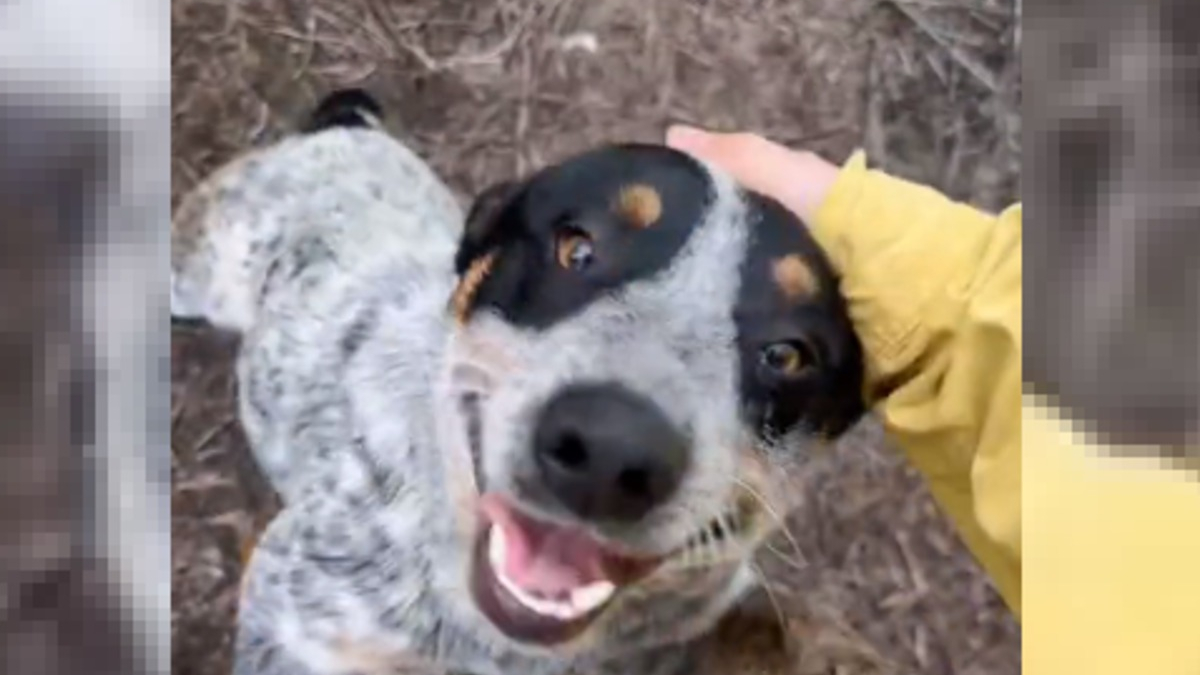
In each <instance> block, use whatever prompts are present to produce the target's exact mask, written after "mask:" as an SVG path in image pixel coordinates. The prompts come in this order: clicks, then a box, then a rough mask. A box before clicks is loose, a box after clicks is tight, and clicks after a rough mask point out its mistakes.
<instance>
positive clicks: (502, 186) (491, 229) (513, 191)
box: [454, 181, 520, 274]
mask: <svg viewBox="0 0 1200 675" xmlns="http://www.w3.org/2000/svg"><path fill="white" fill-rule="evenodd" d="M519 188H520V186H519V184H518V183H516V182H515V181H502V182H499V183H495V184H493V185H491V186H489V187H488V188H486V189H484V191H483V192H481V193H479V196H477V197H476V198H475V201H474V203H472V204H471V209H470V211H468V212H467V222H466V224H464V226H463V233H462V239H460V240H459V244H458V254H457V255H456V256H455V257H454V269H455V271H456V272H457V273H458V274H462V273H463V272H465V271H466V270H467V268H468V267H470V266H471V262H472V261H474V260H475V259H476V258H478V257H480V256H482V255H484V254H485V253H487V252H488V251H489V250H491V249H492V248H493V246H494V245H495V243H496V241H497V235H498V234H499V231H500V230H501V229H502V223H503V220H504V218H505V212H506V211H507V210H508V209H509V208H510V207H511V205H512V203H513V201H514V198H515V197H516V195H517V193H518V191H519Z"/></svg>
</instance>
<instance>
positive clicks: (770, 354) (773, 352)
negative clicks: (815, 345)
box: [761, 340, 817, 377]
mask: <svg viewBox="0 0 1200 675" xmlns="http://www.w3.org/2000/svg"><path fill="white" fill-rule="evenodd" d="M761 359H762V364H763V366H765V367H766V368H767V369H768V370H770V371H771V372H772V373H775V374H777V375H782V376H784V377H796V376H797V375H801V374H803V373H805V372H807V371H808V370H809V369H810V368H812V367H813V366H816V365H817V359H816V353H815V352H814V351H813V349H812V347H810V346H809V345H808V344H807V343H805V342H804V341H801V340H791V341H787V342H775V343H772V344H769V345H767V346H766V347H764V348H763V350H762V353H761Z"/></svg>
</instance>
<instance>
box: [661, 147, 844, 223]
mask: <svg viewBox="0 0 1200 675" xmlns="http://www.w3.org/2000/svg"><path fill="white" fill-rule="evenodd" d="M667 145H668V146H670V147H673V148H675V149H677V150H681V151H683V152H686V153H688V154H690V155H692V156H694V157H697V158H699V159H701V160H704V161H707V162H710V163H712V164H715V165H716V166H718V167H720V168H721V169H723V170H724V171H726V172H727V173H729V174H730V175H731V176H732V177H733V179H734V180H736V181H737V182H738V183H740V184H741V185H743V186H744V187H746V188H749V189H750V190H753V191H755V192H760V193H762V194H765V195H768V196H770V197H773V198H775V199H777V200H778V201H780V202H781V203H782V204H783V205H784V206H786V207H788V208H789V209H791V210H792V211H794V212H795V213H796V214H797V215H799V216H800V217H801V218H803V219H805V220H808V219H811V218H812V217H813V216H814V215H815V213H816V210H817V208H818V207H819V205H820V202H821V200H822V198H823V197H824V195H825V194H826V193H827V192H828V189H829V187H830V186H831V185H832V182H833V179H834V178H835V177H836V173H837V169H836V168H835V167H833V166H832V165H829V164H828V163H826V162H825V161H824V160H822V159H820V158H819V157H817V156H816V155H813V154H811V153H801V152H796V151H794V150H791V149H789V148H786V147H784V146H782V145H779V144H776V143H773V142H771V141H769V140H767V139H765V138H763V137H761V136H758V135H755V134H749V133H714V132H709V131H704V130H702V129H696V128H694V127H687V126H674V127H671V128H670V129H668V130H667Z"/></svg>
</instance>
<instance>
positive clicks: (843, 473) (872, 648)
mask: <svg viewBox="0 0 1200 675" xmlns="http://www.w3.org/2000/svg"><path fill="white" fill-rule="evenodd" d="M1015 11H1017V10H1016V9H1015V8H1014V3H1013V0H755V1H751V0H741V1H739V0H671V1H669V2H668V1H655V0H539V1H527V0H502V1H498V2H485V1H483V0H474V1H472V0H442V1H438V0H409V1H403V2H402V1H396V2H390V3H389V2H384V1H382V0H309V1H301V0H295V1H288V0H257V1H256V2H253V3H248V2H234V1H233V0H175V2H173V3H172V13H173V50H174V54H173V57H174V61H173V64H174V65H173V68H174V88H173V104H174V109H173V125H172V132H173V134H172V144H173V147H172V154H173V161H172V169H173V171H172V181H173V188H174V193H175V198H176V199H177V198H178V197H179V196H180V195H181V194H182V193H183V192H184V191H186V190H187V189H188V188H189V187H190V186H192V185H194V184H195V183H196V181H197V180H198V179H199V178H200V177H202V176H203V175H205V174H206V173H207V172H209V171H211V170H213V169H214V168H216V167H217V166H218V165H219V164H220V163H222V162H223V161H225V160H227V159H228V158H230V157H231V156H232V155H234V154H235V153H237V152H239V151H241V150H243V149H245V148H247V147H250V146H252V145H254V144H258V143H264V142H267V141H269V140H271V139H272V138H275V137H278V136H279V135H280V134H282V133H286V132H287V131H288V130H289V129H290V128H292V125H293V124H294V123H295V122H296V121H297V120H298V119H299V117H300V116H301V115H302V114H303V112H304V111H305V109H306V108H307V106H309V105H311V103H312V102H313V101H314V100H315V99H316V97H317V96H319V95H320V93H321V92H324V91H327V90H328V89H330V88H333V87H339V86H348V85H354V86H364V87H367V88H369V89H371V90H372V91H373V92H375V93H376V94H377V95H378V96H379V97H380V98H381V99H382V100H383V101H384V103H385V105H386V106H387V108H388V110H389V112H391V113H392V115H393V119H392V122H393V127H394V129H395V130H396V132H397V133H398V134H400V135H401V136H402V137H403V138H404V139H405V140H406V141H408V142H409V143H411V144H412V146H413V147H414V148H415V149H417V150H418V151H419V152H420V153H422V154H423V156H424V157H426V158H427V159H429V161H430V162H431V163H432V164H433V166H434V167H435V168H436V169H437V170H438V171H440V172H441V174H442V175H443V176H444V177H445V179H446V180H447V181H448V182H449V183H450V184H451V186H452V187H453V188H454V189H455V190H456V191H457V192H459V194H460V196H461V197H462V198H463V199H464V201H465V200H466V199H468V197H469V195H470V194H472V193H474V192H476V191H478V190H480V189H481V188H483V187H484V186H486V185H488V184H489V183H490V182H492V181H494V180H497V179H500V178H504V177H510V176H513V175H514V174H521V173H525V172H528V171H530V170H532V169H535V168H537V167H539V166H541V165H544V164H545V163H547V162H551V161H554V160H557V159H559V158H562V157H564V156H566V155H568V154H570V153H572V152H575V151H578V150H581V149H584V148H586V147H588V146H590V145H593V144H596V143H599V142H603V141H611V140H643V141H657V140H659V139H660V138H661V134H662V132H663V130H664V129H665V127H666V125H667V124H668V123H670V122H675V121H684V122H691V123H695V124H700V125H703V126H707V127H713V128H720V129H748V130H754V131H758V132H761V133H763V134H765V135H768V136H770V137H773V138H775V139H778V140H780V141H783V142H785V143H789V144H792V145H795V146H806V147H809V148H812V149H815V150H817V151H819V152H821V153H823V154H824V155H825V156H827V157H828V158H830V159H832V160H835V161H842V160H844V159H845V158H846V157H847V156H848V155H849V153H850V151H852V150H853V149H854V148H856V147H863V148H866V149H867V151H868V153H869V156H870V157H871V159H872V161H873V162H874V163H876V164H877V165H879V166H881V167H883V168H885V169H887V170H889V171H892V172H894V173H897V174H899V175H902V176H905V177H908V178H912V179H916V180H920V181H924V182H927V183H930V184H932V185H935V186H937V187H939V188H941V189H943V190H945V191H947V192H949V193H950V194H951V195H953V196H955V197H958V198H962V199H967V200H970V201H972V202H974V203H976V204H978V205H980V206H981V207H984V208H988V209H997V208H1000V207H1001V206H1003V205H1004V204H1006V203H1008V202H1009V201H1010V200H1012V199H1014V198H1015V197H1016V195H1017V194H1018V181H1019V166H1020V147H1019V138H1020V117H1019V110H1020V81H1019V59H1018V58H1017V54H1018V51H1019V48H1020V33H1019V28H1018V25H1019V24H1018V21H1017V18H1016V17H1015V16H1014V12H1015ZM235 349H236V345H235V344H233V342H232V341H231V340H230V339H228V338H227V337H225V336H220V335H216V334H214V333H212V332H210V331H207V330H203V329H176V330H175V331H174V334H173V344H172V357H173V358H172V370H173V373H172V376H173V377H172V381H173V387H172V424H173V427H172V454H173V463H172V466H173V478H174V496H173V515H172V532H173V544H174V546H173V554H172V555H173V565H174V592H173V597H174V617H173V638H174V641H173V645H174V646H173V649H174V654H173V656H174V670H175V672H176V673H178V674H180V675H224V674H225V673H227V672H228V670H229V657H230V645H231V631H232V627H233V620H234V610H235V605H236V600H237V589H238V580H239V576H240V571H241V556H242V555H243V553H244V549H245V547H246V545H247V543H248V541H249V540H250V536H251V534H252V533H253V532H254V531H255V529H256V528H258V527H260V526H261V525H262V524H263V523H264V522H266V520H267V519H269V518H270V516H271V513H272V510H273V509H274V508H275V503H274V498H273V496H272V495H271V493H270V490H269V489H267V488H266V487H265V486H264V485H263V483H262V481H261V479H260V477H259V476H258V474H257V473H256V471H255V469H254V467H253V464H252V462H251V460H250V459H249V456H248V453H247V450H246V446H245V439H244V437H243V436H242V434H241V431H240V429H239V427H238V423H237V421H236V418H235V407H234V401H235V396H236V387H235V383H234V379H233V375H232V371H231V357H232V355H233V353H234V350H235ZM804 482H805V484H804V486H803V489H805V490H806V491H807V493H808V494H809V495H810V503H809V505H808V506H807V507H805V508H804V509H802V510H801V511H800V512H798V513H796V514H795V515H794V516H793V518H792V519H791V523H792V528H791V529H792V531H793V533H794V535H795V536H794V539H795V542H794V544H793V543H791V542H787V543H785V542H780V545H779V546H777V547H775V548H776V551H777V552H767V553H765V554H764V556H763V559H762V561H761V566H762V568H763V570H764V571H765V574H766V576H767V578H768V579H769V584H768V588H769V590H770V594H769V595H763V596H762V597H761V598H759V602H758V603H756V605H755V606H752V607H750V608H748V609H747V614H750V613H753V614H754V616H756V617H762V616H765V617H769V618H770V621H768V622H766V623H763V622H761V621H759V620H758V619H752V618H748V617H742V616H739V617H735V618H734V619H732V620H731V621H730V622H728V623H727V625H726V626H725V627H723V629H722V631H721V632H719V633H718V634H717V635H716V636H715V637H714V639H713V640H712V645H711V648H712V649H714V650H715V656H714V658H713V660H712V661H711V662H710V665H711V669H712V672H713V673H722V674H723V673H734V672H738V673H769V674H771V675H817V674H821V675H825V674H840V675H851V674H858V673H888V674H899V673H922V674H929V675H950V674H952V673H953V674H956V675H983V674H989V675H1009V674H1015V673H1019V672H1020V637H1019V631H1018V629H1017V627H1016V625H1015V623H1014V621H1013V620H1012V618H1011V617H1010V615H1009V614H1008V612H1007V610H1006V609H1005V608H1004V606H1003V604H1002V603H1001V602H1000V601H999V600H998V598H997V596H996V594H995V592H994V591H993V590H992V588H991V587H990V585H989V584H988V582H987V580H986V579H985V578H984V576H983V575H982V574H981V572H980V571H979V569H978V567H977V566H976V565H975V563H974V562H973V560H972V559H971V558H970V557H969V555H968V554H967V553H966V552H965V551H964V549H963V547H962V545H961V544H960V542H959V541H958V539H957V538H956V536H955V534H954V533H953V530H952V529H951V528H950V527H949V526H948V525H947V524H946V523H945V521H944V519H943V518H942V517H941V516H940V515H939V513H938V512H937V509H936V507H935V506H934V505H933V503H932V502H931V500H930V498H929V496H928V494H927V492H926V491H925V489H924V488H923V486H922V484H921V482H920V479H919V478H918V477H916V476H915V475H914V474H913V473H912V472H911V471H910V470H908V469H906V467H905V466H904V464H903V462H902V459H901V457H900V455H899V453H898V452H897V451H896V450H894V449H893V448H891V447H890V446H888V445H887V444H886V443H885V442H884V441H883V439H882V436H881V434H880V431H879V428H878V426H877V425H875V424H873V423H867V424H865V425H863V427H862V428H861V429H860V430H858V431H857V432H856V433H855V434H854V435H853V437H852V438H851V439H849V440H848V441H847V442H846V443H845V444H844V446H843V447H842V448H840V449H839V451H838V452H837V453H836V454H835V455H833V456H832V457H830V458H829V459H828V460H826V461H825V462H822V463H820V464H819V466H817V467H816V468H814V470H813V472H812V474H811V475H810V476H808V477H806V478H805V481H804ZM775 617H783V618H784V622H783V623H784V625H785V627H786V630H785V631H783V632H782V634H776V633H775V632H772V630H771V625H773V623H775Z"/></svg>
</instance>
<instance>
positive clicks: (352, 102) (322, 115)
mask: <svg viewBox="0 0 1200 675" xmlns="http://www.w3.org/2000/svg"><path fill="white" fill-rule="evenodd" d="M371 117H374V118H375V119H377V120H382V119H383V106H381V105H380V104H379V101H377V100H375V97H373V96H371V95H370V94H369V93H367V92H366V90H363V89H338V90H336V91H334V92H331V93H329V94H327V95H326V96H325V98H323V99H321V102H320V103H318V104H317V107H316V108H314V109H313V111H312V112H311V113H310V114H309V117H308V120H306V121H305V123H304V125H303V127H302V129H301V131H303V132H304V133H309V134H311V133H316V132H318V131H324V130H326V129H332V128H335V127H349V128H367V127H371V126H373V124H372V122H371V120H370V118H371Z"/></svg>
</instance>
